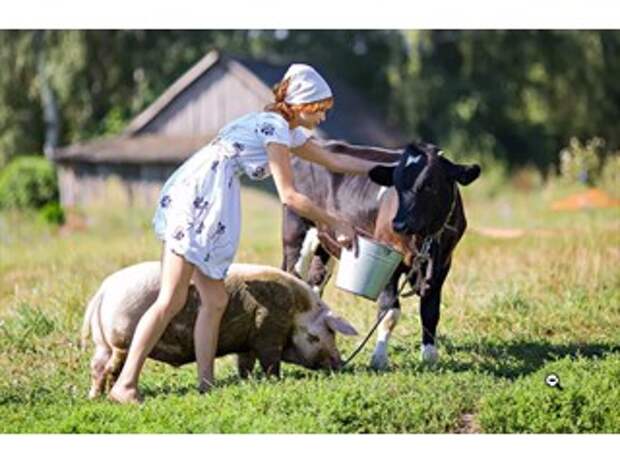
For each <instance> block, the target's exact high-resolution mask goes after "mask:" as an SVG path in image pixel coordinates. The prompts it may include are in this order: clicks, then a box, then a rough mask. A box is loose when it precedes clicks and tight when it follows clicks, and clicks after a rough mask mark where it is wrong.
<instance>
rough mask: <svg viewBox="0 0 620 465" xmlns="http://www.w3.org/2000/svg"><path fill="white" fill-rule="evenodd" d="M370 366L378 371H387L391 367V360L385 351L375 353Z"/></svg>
mask: <svg viewBox="0 0 620 465" xmlns="http://www.w3.org/2000/svg"><path fill="white" fill-rule="evenodd" d="M370 368H372V369H373V370H376V371H387V370H389V369H390V361H389V360H388V358H387V355H385V354H384V353H378V354H377V353H375V354H373V355H372V359H371V360H370Z"/></svg>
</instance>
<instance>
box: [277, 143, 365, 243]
mask: <svg viewBox="0 0 620 465" xmlns="http://www.w3.org/2000/svg"><path fill="white" fill-rule="evenodd" d="M267 154H268V155H269V169H270V171H271V175H272V176H273V180H274V183H275V185H276V188H277V190H278V195H279V197H280V201H281V202H282V203H283V204H284V205H286V206H287V207H289V208H291V209H292V210H293V211H295V212H296V213H298V214H299V215H301V216H303V217H304V218H307V219H309V220H310V221H313V222H314V223H316V224H319V225H320V224H323V225H326V226H328V227H329V228H331V229H332V230H334V232H335V233H336V239H337V240H338V242H340V243H341V245H345V246H349V245H353V246H354V247H356V244H355V238H356V233H355V229H354V228H353V226H351V225H350V224H348V223H347V222H345V221H342V220H341V219H340V218H338V217H336V216H334V215H331V214H330V213H329V212H327V211H326V210H324V209H322V208H320V207H319V206H317V205H316V204H315V203H314V202H312V200H310V199H309V198H308V197H307V196H305V195H303V194H301V193H299V192H297V190H296V189H295V185H294V183H293V170H292V169H291V159H290V154H289V149H288V147H286V146H284V145H281V144H276V143H271V144H268V145H267Z"/></svg>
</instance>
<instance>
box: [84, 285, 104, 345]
mask: <svg viewBox="0 0 620 465" xmlns="http://www.w3.org/2000/svg"><path fill="white" fill-rule="evenodd" d="M102 299H103V286H101V287H100V288H99V290H98V291H97V293H96V294H95V295H94V296H93V297H92V298H91V299H90V302H88V305H87V306H86V311H85V313H84V321H83V322H82V331H81V332H80V348H81V349H85V348H86V346H87V344H88V336H90V322H91V320H92V319H93V315H94V314H95V312H96V311H97V310H99V307H100V306H101V301H102Z"/></svg>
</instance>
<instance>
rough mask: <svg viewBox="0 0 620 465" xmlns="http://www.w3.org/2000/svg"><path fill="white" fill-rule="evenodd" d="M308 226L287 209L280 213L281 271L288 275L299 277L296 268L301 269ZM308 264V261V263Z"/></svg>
mask: <svg viewBox="0 0 620 465" xmlns="http://www.w3.org/2000/svg"><path fill="white" fill-rule="evenodd" d="M309 229H310V225H309V224H308V222H307V221H305V220H304V219H303V218H302V217H300V216H299V215H297V214H296V213H295V212H293V211H292V210H290V209H289V208H286V207H284V209H283V212H282V252H283V253H282V256H283V258H282V269H283V270H284V271H286V272H288V273H291V274H294V275H297V276H298V277H300V276H301V274H300V273H299V272H296V268H303V264H302V263H300V260H301V257H300V255H301V250H302V245H303V243H304V239H305V238H306V233H307V232H308V230H309ZM308 263H309V261H308Z"/></svg>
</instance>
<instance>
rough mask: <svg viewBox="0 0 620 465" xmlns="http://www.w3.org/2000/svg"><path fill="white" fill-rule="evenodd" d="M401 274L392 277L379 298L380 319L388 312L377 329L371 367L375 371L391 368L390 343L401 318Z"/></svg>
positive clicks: (397, 273)
mask: <svg viewBox="0 0 620 465" xmlns="http://www.w3.org/2000/svg"><path fill="white" fill-rule="evenodd" d="M399 277H400V272H399V271H397V272H396V273H394V276H392V278H391V280H390V282H389V283H388V285H387V286H386V288H385V289H384V290H383V292H381V295H380V296H379V312H378V314H377V318H379V317H380V316H381V315H382V314H383V313H384V312H387V313H386V314H385V316H384V317H383V320H382V321H381V323H380V324H379V327H378V328H377V344H376V345H375V350H374V352H373V354H372V359H371V361H370V367H371V368H373V369H374V370H387V369H388V368H389V366H390V363H389V359H388V354H387V349H388V341H389V339H390V336H391V335H392V330H393V329H394V327H395V326H396V323H397V322H398V319H399V318H400V302H399V300H398V278H399Z"/></svg>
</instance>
